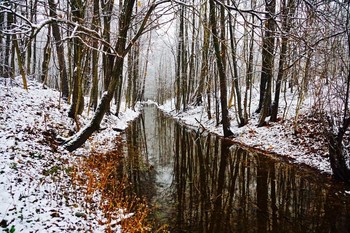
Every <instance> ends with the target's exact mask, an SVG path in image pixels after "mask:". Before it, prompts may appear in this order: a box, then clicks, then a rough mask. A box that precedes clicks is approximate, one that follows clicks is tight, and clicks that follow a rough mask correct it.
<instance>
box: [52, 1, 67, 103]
mask: <svg viewBox="0 0 350 233" xmlns="http://www.w3.org/2000/svg"><path fill="white" fill-rule="evenodd" d="M48 3H49V8H50V9H49V11H50V16H51V17H52V18H57V12H56V4H55V1H54V0H48ZM52 35H53V37H54V39H55V44H56V52H57V59H58V66H59V69H60V70H59V74H60V79H61V80H60V83H61V93H62V97H63V99H64V100H68V95H69V86H68V75H67V70H66V63H65V61H64V58H65V54H64V47H63V43H62V41H61V33H60V29H59V27H58V24H57V22H55V21H54V22H53V23H52Z"/></svg>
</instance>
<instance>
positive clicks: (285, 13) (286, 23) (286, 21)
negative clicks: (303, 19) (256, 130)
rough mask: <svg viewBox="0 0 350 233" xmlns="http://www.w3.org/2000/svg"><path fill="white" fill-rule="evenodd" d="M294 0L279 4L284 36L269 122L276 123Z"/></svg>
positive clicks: (284, 0)
mask: <svg viewBox="0 0 350 233" xmlns="http://www.w3.org/2000/svg"><path fill="white" fill-rule="evenodd" d="M294 3H295V0H289V1H288V5H286V0H283V1H282V3H281V8H282V9H281V12H282V17H283V18H282V31H283V32H284V34H283V35H282V41H281V52H280V58H279V64H278V75H277V80H276V89H275V98H274V101H273V104H272V106H271V118H270V120H271V121H274V122H276V121H277V115H278V106H279V99H280V92H281V85H282V80H283V77H284V64H285V60H286V53H287V48H288V33H289V31H290V28H291V22H290V21H291V17H293V15H294V12H295V4H294Z"/></svg>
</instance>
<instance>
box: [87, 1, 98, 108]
mask: <svg viewBox="0 0 350 233" xmlns="http://www.w3.org/2000/svg"><path fill="white" fill-rule="evenodd" d="M93 12H94V16H93V18H92V30H95V31H97V30H98V27H99V26H98V24H99V18H100V17H99V16H100V14H99V0H94V8H93ZM98 44H99V43H98V40H94V41H93V42H92V47H93V48H94V50H93V51H92V70H91V75H92V86H91V92H90V105H89V106H91V107H92V108H93V109H94V110H96V108H97V101H98V57H99V56H98V51H97V48H98Z"/></svg>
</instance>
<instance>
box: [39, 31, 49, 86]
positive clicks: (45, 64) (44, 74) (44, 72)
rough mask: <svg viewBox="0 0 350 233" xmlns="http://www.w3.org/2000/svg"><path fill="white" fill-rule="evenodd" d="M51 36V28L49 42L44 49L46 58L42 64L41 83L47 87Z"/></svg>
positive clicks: (47, 41)
mask: <svg viewBox="0 0 350 233" xmlns="http://www.w3.org/2000/svg"><path fill="white" fill-rule="evenodd" d="M50 34H51V27H49V29H48V32H47V40H46V44H45V47H44V56H43V57H44V58H43V62H42V64H41V80H40V81H41V82H42V83H43V85H44V86H45V85H46V84H47V83H46V82H47V75H48V71H49V63H50V57H51V45H50V44H51V40H50Z"/></svg>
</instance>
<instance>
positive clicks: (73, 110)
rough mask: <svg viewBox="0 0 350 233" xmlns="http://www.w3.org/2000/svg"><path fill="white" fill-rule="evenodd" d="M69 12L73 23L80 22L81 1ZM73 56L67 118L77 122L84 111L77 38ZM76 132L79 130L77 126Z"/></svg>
mask: <svg viewBox="0 0 350 233" xmlns="http://www.w3.org/2000/svg"><path fill="white" fill-rule="evenodd" d="M71 10H72V16H73V21H74V22H78V23H79V22H82V21H83V17H84V11H85V9H84V5H83V2H82V1H81V0H77V1H73V2H71ZM73 44H74V48H73V50H74V55H73V69H74V70H73V97H72V104H71V107H70V110H69V112H68V116H69V117H71V118H73V119H75V120H76V122H77V116H78V115H80V114H81V113H82V112H83V110H84V96H83V90H82V89H83V87H82V83H83V77H82V73H83V68H82V61H83V51H85V50H83V44H82V42H81V41H80V39H79V38H74V39H73ZM77 126H78V130H79V125H77Z"/></svg>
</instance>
